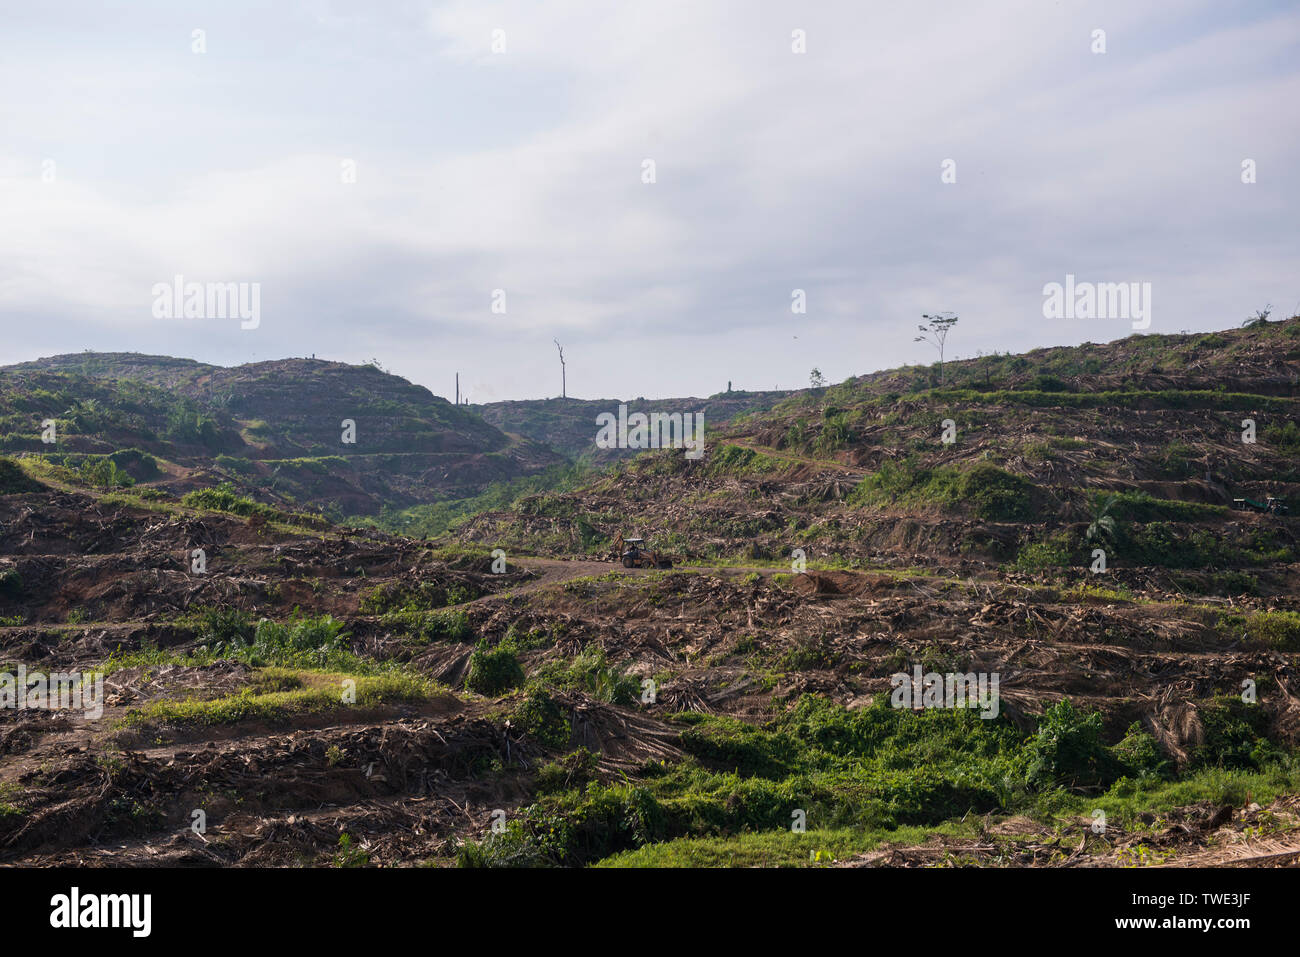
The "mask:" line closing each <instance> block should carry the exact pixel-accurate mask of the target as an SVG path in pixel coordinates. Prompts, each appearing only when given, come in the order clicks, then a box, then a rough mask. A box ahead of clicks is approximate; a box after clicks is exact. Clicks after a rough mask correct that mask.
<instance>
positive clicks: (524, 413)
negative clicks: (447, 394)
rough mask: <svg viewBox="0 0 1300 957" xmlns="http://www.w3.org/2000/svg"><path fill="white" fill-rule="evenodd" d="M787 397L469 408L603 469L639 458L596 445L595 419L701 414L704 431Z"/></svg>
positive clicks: (732, 395) (737, 395)
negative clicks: (623, 409)
mask: <svg viewBox="0 0 1300 957" xmlns="http://www.w3.org/2000/svg"><path fill="white" fill-rule="evenodd" d="M789 395H790V393H789V392H741V391H733V392H719V393H718V394H716V395H711V396H709V397H708V398H707V399H700V398H695V397H689V396H688V397H686V398H678V399H645V398H637V399H573V398H567V399H527V400H515V401H508V402H488V403H485V404H483V405H471V406H470V408H472V409H474V410H475V411H476V412H478V413H479V414H480V415H482V416H483V419H484V421H486V422H489V423H491V424H492V425H495V426H496V427H497V428H499V429H501V430H502V431H504V432H511V433H517V434H519V435H522V436H526V437H527V438H530V439H533V440H534V441H536V442H540V443H541V444H543V445H547V446H550V447H551V448H553V449H555V450H556V451H557V452H560V453H562V454H563V455H565V456H566V457H568V458H569V459H571V460H572V461H574V462H579V463H583V464H588V465H597V466H603V465H608V464H610V463H611V462H616V461H619V460H620V459H625V458H629V457H631V456H633V455H635V454H636V450H635V449H619V448H609V449H602V448H598V447H597V446H596V434H597V425H596V418H597V416H599V415H601V414H602V413H610V414H613V415H617V413H618V407H619V405H620V404H625V405H626V406H627V411H628V414H629V415H633V414H635V413H638V412H642V413H649V412H668V413H673V412H680V413H683V414H684V413H688V412H690V413H697V412H698V413H703V414H704V421H705V427H706V428H708V429H716V428H718V427H719V426H721V425H724V424H725V423H727V422H729V421H731V420H732V419H734V418H735V417H737V416H740V415H745V414H747V413H751V412H757V411H763V410H766V409H770V408H772V406H774V405H776V403H777V402H779V401H781V400H782V399H784V398H786V397H787V396H789Z"/></svg>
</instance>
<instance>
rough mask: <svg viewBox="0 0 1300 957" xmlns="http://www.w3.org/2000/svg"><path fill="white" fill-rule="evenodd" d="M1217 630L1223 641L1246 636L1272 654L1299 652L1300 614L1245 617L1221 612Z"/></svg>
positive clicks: (1268, 614) (1254, 614) (1261, 613)
mask: <svg viewBox="0 0 1300 957" xmlns="http://www.w3.org/2000/svg"><path fill="white" fill-rule="evenodd" d="M1218 630H1219V631H1220V632H1221V633H1222V634H1223V635H1224V636H1225V637H1226V638H1234V639H1235V638H1240V637H1242V636H1245V637H1246V638H1248V639H1250V640H1251V641H1253V642H1256V643H1257V644H1260V645H1262V646H1264V647H1266V648H1271V649H1273V650H1275V651H1300V612H1294V611H1256V612H1251V613H1249V614H1247V615H1232V614H1228V613H1226V612H1224V613H1221V614H1220V617H1219V623H1218Z"/></svg>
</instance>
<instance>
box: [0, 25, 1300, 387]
mask: <svg viewBox="0 0 1300 957" xmlns="http://www.w3.org/2000/svg"><path fill="white" fill-rule="evenodd" d="M0 24H2V28H0V331H2V334H0V363H10V362H19V361H25V360H28V359H33V358H36V357H38V356H46V355H54V354H58V353H66V352H80V351H82V350H86V349H90V350H95V351H133V352H145V353H157V354H167V355H178V356H187V357H191V358H195V359H199V360H202V361H206V362H215V363H219V364H222V365H234V364H238V363H242V362H250V361H261V360H267V359H276V358H282V357H286V356H308V355H316V356H317V357H318V358H324V359H332V360H339V361H346V362H366V361H370V360H372V359H374V360H377V361H378V362H379V364H380V365H381V366H382V367H383V368H385V369H387V370H389V371H392V372H395V373H397V374H399V375H402V376H405V377H407V378H409V379H411V380H412V381H415V382H418V383H421V384H423V385H426V386H428V387H429V388H430V389H432V390H433V391H434V392H435V393H436V394H439V395H446V396H450V395H451V394H452V390H453V387H454V386H453V381H454V380H453V377H454V375H455V374H456V373H457V372H459V373H460V377H461V384H462V389H463V391H464V392H465V393H466V394H467V395H468V397H469V399H470V400H471V401H473V402H490V401H496V400H502V399H528V398H543V397H549V396H554V395H558V394H559V391H560V387H561V367H560V362H559V357H558V354H557V350H556V346H555V345H554V341H555V340H559V342H560V343H561V344H562V345H563V347H564V359H565V368H564V371H565V373H566V378H567V386H568V393H569V395H572V396H577V397H581V398H634V397H637V396H646V397H651V398H653V397H668V396H680V395H708V394H711V393H714V392H719V391H722V390H723V389H725V388H726V387H727V385H728V383H731V384H732V386H733V387H734V388H737V389H771V388H786V389H788V388H801V387H806V386H807V385H808V383H809V374H810V370H812V369H813V368H814V367H815V368H817V369H819V370H820V371H821V373H822V374H823V375H824V376H825V377H826V379H828V380H829V381H832V382H837V381H840V380H842V379H844V378H846V377H849V376H852V375H860V374H864V373H867V372H871V371H875V370H878V369H882V368H889V367H893V366H897V365H902V364H906V363H918V362H930V361H932V360H933V359H934V358H936V357H937V353H936V352H935V351H934V350H933V349H932V348H931V347H930V346H929V345H927V344H925V343H918V342H915V341H914V339H915V336H916V335H918V332H917V329H916V326H917V324H918V323H919V322H921V317H922V315H924V314H934V313H936V312H952V313H955V314H956V315H958V316H959V317H960V318H959V322H958V324H957V325H956V326H955V327H954V329H953V331H952V333H951V335H950V336H949V339H948V344H947V351H948V357H949V358H952V357H972V356H975V355H976V354H978V353H988V352H992V351H999V352H1006V351H1012V352H1020V351H1024V350H1026V349H1030V348H1035V347H1038V346H1046V345H1068V344H1074V343H1080V342H1085V341H1092V342H1105V341H1110V340H1112V339H1116V338H1121V337H1123V336H1125V335H1129V334H1131V333H1132V332H1133V331H1134V329H1133V323H1132V322H1131V321H1130V318H1129V317H1127V316H1125V315H1119V316H1114V315H1111V316H1107V317H1097V318H1088V317H1086V315H1074V316H1073V317H1069V318H1067V317H1061V316H1060V315H1054V316H1051V317H1049V316H1048V314H1047V312H1048V311H1047V310H1045V308H1044V299H1045V295H1044V288H1045V286H1047V284H1050V283H1053V282H1056V283H1062V284H1064V283H1065V282H1066V277H1067V275H1071V276H1074V277H1076V281H1077V282H1081V283H1082V282H1096V283H1138V284H1139V286H1138V289H1140V290H1149V294H1150V301H1149V305H1150V325H1149V326H1148V327H1146V328H1145V330H1144V331H1145V332H1148V333H1161V332H1180V331H1183V330H1191V331H1202V330H1210V329H1220V328H1225V327H1230V326H1235V325H1238V324H1240V322H1241V321H1242V320H1243V319H1244V318H1246V317H1247V316H1249V315H1252V314H1253V313H1254V312H1255V311H1256V310H1258V309H1261V308H1263V307H1264V306H1265V305H1266V304H1271V305H1272V306H1273V310H1274V316H1275V317H1280V316H1286V315H1291V314H1292V313H1294V312H1300V281H1298V280H1300V269H1297V264H1298V263H1300V230H1298V229H1297V228H1296V223H1297V222H1300V185H1298V184H1297V176H1300V108H1297V104H1300V56H1297V52H1300V4H1296V3H1294V2H1291V3H1283V2H1277V3H1274V2H1251V0H1245V2H1240V3H1232V4H1224V3H1222V2H1219V0H1213V2H1211V0H1206V2H1197V0H1187V2H1180V0H1124V2H1106V0H1059V2H1052V0H1001V2H984V0H960V2H957V0H953V2H943V3H939V2H930V0H909V2H906V3H898V2H889V3H879V2H874V0H854V2H840V0H797V2H772V0H736V2H731V0H688V2H678V0H656V2H655V3H642V4H633V3H609V2H607V0H606V2H598V0H504V2H492V0H451V2H434V3H415V2H387V0H368V2H354V3H343V2H329V0H284V2H278V3H262V4H258V3H245V2H241V0H220V2H212V3H207V2H202V3H186V2H177V0H167V2H149V0H141V2H132V3H122V2H98V3H74V2H62V0H47V2H42V3H40V4H30V3H20V2H19V0H0ZM1098 31H1101V33H1099V32H1098ZM651 164H653V165H652V166H651ZM1248 170H1249V171H1248ZM651 172H652V173H653V175H651ZM1250 180H1253V181H1250ZM178 275H179V276H182V277H183V282H184V283H191V282H193V283H201V284H207V283H214V284H218V283H222V284H223V283H242V284H247V285H245V286H244V287H243V288H244V289H245V291H246V293H247V294H249V295H251V290H252V289H253V288H256V290H257V295H258V299H257V300H256V301H257V303H258V312H257V318H256V321H255V322H241V321H240V320H239V318H235V317H230V316H223V315H220V314H212V313H213V312H214V311H215V312H218V313H219V310H213V309H208V310H207V311H206V313H203V310H200V312H201V313H203V314H200V315H189V316H187V315H185V314H184V310H183V309H182V308H170V309H169V306H168V304H167V303H166V302H165V299H166V298H167V296H166V294H165V293H164V292H163V291H162V289H163V288H164V287H166V288H170V287H171V286H172V284H173V283H174V281H175V280H174V277H176V276H178ZM254 284H255V285H254ZM1145 284H1149V285H1145ZM796 290H800V291H802V295H801V296H800V293H797V292H796ZM251 301H252V300H251V299H250V300H249V302H250V303H251ZM800 301H802V303H803V307H804V309H803V311H795V310H796V309H797V308H798V306H799V302H800ZM244 326H248V328H244Z"/></svg>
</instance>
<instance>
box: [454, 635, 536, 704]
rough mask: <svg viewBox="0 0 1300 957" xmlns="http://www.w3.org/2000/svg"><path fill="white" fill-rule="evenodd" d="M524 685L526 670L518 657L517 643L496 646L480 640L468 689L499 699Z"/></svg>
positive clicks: (504, 642)
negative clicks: (516, 651) (515, 644)
mask: <svg viewBox="0 0 1300 957" xmlns="http://www.w3.org/2000/svg"><path fill="white" fill-rule="evenodd" d="M523 682H524V669H523V668H522V667H521V666H520V664H519V658H518V656H517V655H516V654H515V648H514V644H513V643H512V642H509V641H502V642H501V643H499V644H498V645H496V646H495V647H494V646H492V645H490V644H488V641H487V639H486V638H480V639H479V643H478V646H477V647H476V648H475V649H474V653H473V654H472V655H470V659H469V672H468V673H467V674H466V676H465V687H467V688H469V690H471V691H476V692H478V693H479V694H481V695H487V696H488V697H496V696H497V695H500V694H503V693H505V692H507V691H509V690H511V689H512V688H517V687H518V686H519V685H521V684H523Z"/></svg>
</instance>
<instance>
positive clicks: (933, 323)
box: [912, 312, 957, 385]
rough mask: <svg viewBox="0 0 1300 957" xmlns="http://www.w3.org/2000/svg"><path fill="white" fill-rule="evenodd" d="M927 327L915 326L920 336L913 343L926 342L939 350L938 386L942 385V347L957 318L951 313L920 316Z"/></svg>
mask: <svg viewBox="0 0 1300 957" xmlns="http://www.w3.org/2000/svg"><path fill="white" fill-rule="evenodd" d="M921 318H922V319H924V320H925V321H926V323H928V325H922V326H917V327H916V328H918V329H920V330H921V335H919V336H917V337H916V338H915V339H913V340H912V341H913V342H928V343H930V345H932V346H934V347H935V348H936V349H938V350H939V384H940V385H943V347H944V343H945V342H947V340H948V333H949V332H950V331H951V330H952V327H953V326H955V325H957V317H956V316H955V315H954V314H953V313H951V312H938V313H935V314H934V315H933V316H927V315H922V316H921Z"/></svg>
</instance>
